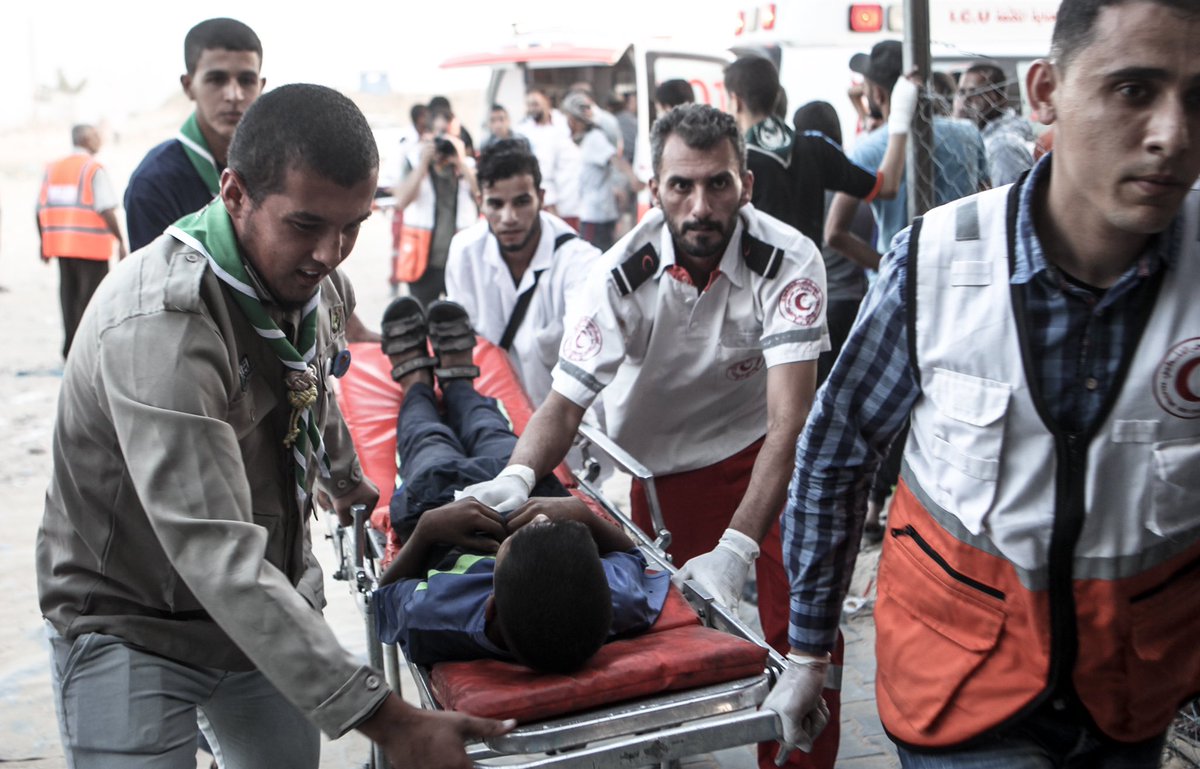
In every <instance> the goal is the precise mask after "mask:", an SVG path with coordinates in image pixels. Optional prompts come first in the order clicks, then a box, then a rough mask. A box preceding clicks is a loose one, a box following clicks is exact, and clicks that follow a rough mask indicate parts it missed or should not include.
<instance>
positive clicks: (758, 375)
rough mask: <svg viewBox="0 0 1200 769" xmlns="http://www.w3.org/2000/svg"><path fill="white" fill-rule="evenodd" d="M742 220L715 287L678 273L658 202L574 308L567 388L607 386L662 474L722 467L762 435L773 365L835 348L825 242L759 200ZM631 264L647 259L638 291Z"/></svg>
mask: <svg viewBox="0 0 1200 769" xmlns="http://www.w3.org/2000/svg"><path fill="white" fill-rule="evenodd" d="M738 219H739V221H738V225H737V228H736V229H735V231H734V234H733V237H732V238H731V240H730V243H729V246H728V247H727V248H726V250H725V253H724V255H722V257H721V262H720V265H719V267H718V271H717V272H715V273H713V277H712V279H711V281H710V282H709V285H708V287H707V289H706V290H705V291H704V292H703V293H700V292H698V291H697V290H696V288H695V287H694V286H693V285H691V283H690V281H688V280H686V279H680V278H679V277H675V275H676V274H677V272H678V271H679V270H681V269H682V268H678V267H676V268H675V269H671V268H672V267H674V266H675V249H674V244H673V242H672V239H671V234H670V232H669V231H668V230H667V228H666V226H665V224H664V219H663V214H662V211H661V209H657V208H654V209H651V210H650V211H649V212H648V213H647V214H646V216H645V218H644V219H642V222H641V223H640V224H639V225H638V226H637V227H636V228H634V230H633V231H632V232H630V233H629V234H628V235H626V236H625V237H624V238H622V239H621V241H620V242H618V243H617V245H616V246H614V247H613V248H612V249H611V250H609V251H608V253H606V254H605V255H604V257H603V258H602V260H601V262H600V263H599V264H598V265H597V267H596V268H595V269H594V270H593V272H592V274H591V277H590V279H589V281H588V284H587V286H585V288H584V290H583V291H582V292H580V293H578V294H576V297H577V301H576V302H574V303H573V304H572V305H571V306H570V307H568V310H569V313H570V315H569V318H568V320H567V322H566V332H565V333H564V335H563V344H562V348H561V350H560V351H559V362H558V365H557V366H556V367H555V369H554V372H553V379H554V390H555V392H558V393H559V394H561V395H563V396H564V397H566V398H568V399H569V400H571V401H572V402H574V403H576V404H577V405H580V406H585V407H586V406H588V405H589V404H590V403H591V402H592V401H593V400H594V399H595V398H596V396H597V395H598V394H599V393H600V392H601V391H603V393H604V411H605V418H606V420H607V427H608V434H609V435H610V436H611V437H612V438H613V439H615V440H616V442H617V443H618V444H620V445H621V446H622V447H623V448H625V449H626V450H627V451H629V452H630V453H631V454H632V455H633V456H634V457H635V458H637V459H638V460H639V461H641V462H642V463H643V464H645V465H646V466H647V467H648V468H649V469H650V470H651V471H652V472H654V473H655V474H667V473H678V472H684V471H686V470H694V469H697V468H700V467H705V466H707V465H711V464H714V463H716V462H719V461H721V460H723V459H726V458H728V457H730V456H732V455H733V454H735V453H737V452H738V451H740V450H742V449H744V448H745V447H747V446H749V445H750V444H751V443H753V442H754V441H756V440H758V439H759V438H761V437H762V436H763V435H765V434H766V431H767V373H766V369H768V368H770V367H771V366H777V365H780V364H785V363H795V362H800V361H808V360H814V359H816V358H817V356H818V355H819V354H820V353H821V352H822V351H824V350H828V349H829V334H828V331H827V329H826V326H825V304H826V302H825V267H824V264H823V262H822V260H821V254H820V252H819V251H818V250H817V248H816V246H814V245H813V243H812V241H811V240H809V239H808V238H806V237H804V236H803V235H801V234H800V233H799V232H797V231H796V230H794V229H792V228H791V227H788V226H787V225H785V224H783V223H782V222H780V221H778V220H777V219H773V218H771V217H769V216H767V215H766V214H763V213H760V212H758V211H756V210H755V209H754V207H753V206H750V205H746V206H744V207H743V208H742V209H741V211H740V214H739V217H738ZM747 233H748V234H749V235H750V236H752V238H754V239H756V240H757V241H760V243H759V244H758V245H757V246H756V247H755V248H756V253H758V254H762V253H763V252H764V250H765V253H766V255H767V257H769V259H763V260H762V261H763V262H766V264H760V270H762V272H765V273H766V274H765V275H764V274H760V272H756V271H755V270H753V269H751V267H750V266H749V264H748V262H747V260H746V258H745V257H744V256H743V246H744V245H745V246H749V245H750V244H751V243H752V241H751V239H750V238H746V239H745V240H743V235H744V234H747ZM647 248H652V249H653V251H654V252H656V255H657V259H658V263H657V264H655V263H654V261H653V256H654V255H652V254H651V253H650V251H648V250H646V249H647ZM631 257H633V258H631ZM647 257H650V258H649V259H647ZM627 260H628V263H630V264H632V265H641V264H644V265H646V267H643V268H642V270H643V277H644V282H642V283H641V284H640V285H638V286H635V287H633V290H628V288H629V284H628V278H627V275H628V273H627V272H625V273H623V272H622V270H621V265H622V264H625V263H627ZM637 269H638V268H637V267H636V266H634V267H631V268H630V271H633V272H636V271H637ZM646 270H652V271H653V273H652V275H649V276H646V275H645V274H644V272H645V271H646ZM768 276H770V277H768Z"/></svg>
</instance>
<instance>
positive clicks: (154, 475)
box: [37, 85, 505, 769]
mask: <svg viewBox="0 0 1200 769" xmlns="http://www.w3.org/2000/svg"><path fill="white" fill-rule="evenodd" d="M378 166H379V157H378V152H377V150H376V146H375V139H374V137H373V136H372V134H371V131H370V128H369V127H368V125H367V122H366V120H365V118H364V117H363V115H362V113H361V112H359V111H358V109H357V108H356V107H355V106H354V105H353V104H352V103H351V102H350V101H348V100H347V99H346V98H345V97H343V96H341V95H339V94H337V93H336V92H334V91H331V90H329V89H326V88H321V87H318V86H307V85H297V86H287V87H284V88H280V89H278V90H276V91H274V92H272V93H270V94H267V95H265V96H263V97H262V98H261V99H259V100H258V102H256V104H255V106H254V107H252V108H251V109H250V111H248V112H247V114H246V116H245V118H244V119H243V121H242V123H241V125H240V127H239V129H238V133H237V136H236V137H235V138H234V142H233V144H232V146H231V147H230V151H229V167H228V168H226V169H225V170H224V171H223V172H222V174H221V189H220V196H219V198H218V199H217V200H215V201H214V202H213V203H212V204H210V205H208V206H207V207H205V208H204V209H202V210H200V211H199V212H197V213H195V214H193V215H191V216H188V217H185V218H184V219H181V220H180V221H179V222H177V223H176V224H175V225H173V226H172V227H171V228H170V229H169V230H168V233H169V235H170V237H163V238H159V239H157V240H156V241H154V243H152V244H151V245H150V246H148V247H146V248H144V249H142V250H140V251H138V252H137V253H136V254H134V255H133V256H132V257H130V258H129V259H128V260H126V261H125V262H123V263H122V264H121V265H120V267H119V268H118V269H117V270H116V271H114V272H113V273H112V275H111V276H110V278H109V279H108V280H106V281H105V282H104V284H103V286H102V287H101V289H100V291H99V293H98V294H97V301H95V302H93V303H92V305H91V306H90V309H89V311H88V312H86V313H85V315H84V319H83V322H82V324H81V326H80V329H79V332H78V334H77V337H76V346H75V353H73V354H72V356H71V358H70V360H69V361H68V364H67V367H66V370H65V372H64V379H63V387H62V393H61V397H60V402H59V412H58V420H57V423H56V426H55V435H54V472H53V476H52V478H51V482H50V488H49V490H48V492H47V495H46V512H45V518H44V520H43V524H42V528H41V531H40V532H39V536H38V545H37V550H38V553H37V555H38V561H37V563H38V565H37V568H38V587H39V594H40V599H41V608H42V611H43V613H44V614H45V616H46V618H47V621H48V622H49V625H50V630H51V647H52V659H53V668H52V673H53V679H54V688H55V696H56V700H57V706H58V715H59V722H60V726H61V731H62V738H63V746H64V749H65V751H66V753H67V754H68V757H69V759H68V760H69V762H70V763H71V765H72V766H75V767H80V768H82V767H114V768H115V767H156V768H157V767H164V768H165V767H178V766H184V765H186V766H191V765H192V761H193V760H194V755H195V729H196V721H197V716H199V721H200V725H201V728H202V730H203V731H204V733H205V736H206V737H207V738H208V741H209V743H210V745H211V746H212V748H213V752H214V755H215V756H216V757H217V759H218V761H219V762H220V764H221V766H223V767H245V768H246V769H250V768H251V767H263V766H287V767H308V768H315V767H316V766H317V764H318V760H319V753H320V746H319V736H318V732H317V729H318V728H319V729H321V730H323V731H325V732H326V733H327V734H329V735H330V736H332V737H336V736H339V735H341V734H343V733H344V732H346V731H348V730H350V729H358V730H360V731H361V732H363V733H364V734H366V735H367V736H368V737H370V738H371V739H373V740H375V741H377V742H379V743H380V744H381V745H382V746H383V748H384V751H385V753H386V754H387V756H388V758H389V760H390V761H392V762H393V764H394V765H397V766H399V765H404V766H415V767H420V768H421V769H451V768H455V769H465V768H466V767H468V766H469V765H470V764H469V762H468V760H467V758H466V755H465V753H464V752H463V741H464V739H466V738H469V737H474V736H483V735H488V734H495V733H498V732H501V731H503V730H504V728H505V725H504V724H499V723H496V722H491V721H484V720H479V719H473V718H469V717H466V716H460V715H456V714H432V713H421V712H419V711H415V710H413V709H412V708H411V707H410V706H408V705H406V704H404V703H403V702H402V701H401V700H400V699H399V698H398V697H397V696H396V695H395V694H392V693H390V692H389V690H388V687H387V685H386V683H384V679H383V674H382V673H380V672H379V671H376V670H372V669H370V668H368V667H364V666H361V665H360V664H359V663H358V662H357V661H356V660H355V659H354V658H353V656H352V655H351V654H349V653H348V652H347V651H346V650H344V649H343V648H341V646H340V645H339V644H338V643H337V641H336V640H335V638H334V636H333V633H332V632H331V630H330V629H329V627H328V626H327V625H326V623H325V622H324V620H323V619H322V618H321V615H320V610H321V608H322V607H323V606H324V596H323V593H322V578H321V570H320V567H319V566H318V565H317V562H316V559H315V558H314V556H313V554H312V551H311V543H310V541H309V535H308V527H307V519H308V515H309V513H310V511H311V509H312V491H313V481H314V480H315V479H317V477H318V476H320V478H321V487H322V488H323V489H324V490H325V491H326V492H328V493H329V494H330V495H331V496H332V497H333V500H334V506H335V508H336V509H337V510H338V512H339V513H344V512H345V511H346V510H348V509H349V506H350V505H351V504H354V503H358V502H363V503H367V504H369V505H374V503H375V501H376V499H377V497H378V491H377V490H376V489H375V488H374V486H372V485H371V483H370V481H368V480H366V479H364V478H363V477H362V471H361V469H360V468H359V465H358V460H357V457H356V456H355V454H354V450H353V447H352V445H351V444H350V441H349V437H348V434H347V432H346V429H345V425H344V423H343V422H342V419H341V417H340V415H339V413H338V411H337V407H336V404H335V402H334V401H333V399H332V398H331V397H330V395H329V392H328V389H327V387H326V381H327V376H328V375H329V374H330V373H333V374H337V373H344V370H345V364H346V362H347V360H346V357H345V355H344V354H343V353H342V352H341V351H342V348H343V347H344V341H345V340H344V333H345V332H344V325H345V319H346V318H347V317H348V315H349V313H350V312H351V311H352V310H353V306H354V298H353V294H352V292H351V291H350V287H349V284H348V283H347V282H346V280H345V279H344V278H343V277H342V276H341V275H340V274H339V273H338V272H337V270H336V268H337V266H338V265H339V264H340V263H341V261H342V260H343V259H345V258H346V257H347V256H348V255H349V252H350V250H351V248H352V247H353V246H354V242H355V239H356V237H357V234H358V229H359V226H360V225H361V224H362V222H363V221H364V220H366V219H367V217H368V216H369V215H370V212H371V200H372V196H373V194H374V191H375V182H376V175H377V172H378Z"/></svg>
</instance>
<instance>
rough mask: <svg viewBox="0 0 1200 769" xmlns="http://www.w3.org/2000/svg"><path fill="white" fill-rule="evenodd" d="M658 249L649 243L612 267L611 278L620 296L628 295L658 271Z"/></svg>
mask: <svg viewBox="0 0 1200 769" xmlns="http://www.w3.org/2000/svg"><path fill="white" fill-rule="evenodd" d="M658 261H659V260H658V251H656V250H655V248H654V246H653V245H651V244H650V243H647V244H646V245H644V246H642V247H641V248H639V249H638V250H637V251H634V252H633V254H632V255H630V256H629V257H628V258H626V259H625V261H623V262H621V263H620V264H619V265H617V266H616V267H614V268H613V269H612V276H613V280H614V281H616V284H617V290H618V291H620V292H621V296H628V295H629V294H631V293H633V292H634V291H636V290H637V288H638V286H640V285H642V284H643V283H645V282H646V281H647V280H649V279H650V278H652V277H654V274H655V273H656V272H658Z"/></svg>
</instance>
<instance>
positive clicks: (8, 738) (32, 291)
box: [0, 97, 466, 769]
mask: <svg viewBox="0 0 1200 769" xmlns="http://www.w3.org/2000/svg"><path fill="white" fill-rule="evenodd" d="M464 98H466V97H464ZM390 106H391V109H389V112H390V113H391V114H394V115H395V116H396V121H399V120H400V117H401V116H406V115H407V105H404V104H398V105H390ZM388 107H389V105H386V104H380V103H371V104H368V105H366V106H365V109H367V110H368V114H371V116H372V122H373V123H376V122H386V117H385V116H384V117H382V119H380V116H378V115H377V114H373V113H376V112H379V111H381V110H383V109H385V108H388ZM187 109H188V108H187V105H186V103H182V102H181V103H179V104H177V105H171V106H170V107H168V108H167V109H164V110H163V111H161V113H160V114H155V115H153V116H148V118H147V119H146V120H145V121H142V123H141V127H140V130H139V132H138V135H136V136H135V135H132V134H131V133H129V132H126V134H125V135H122V136H121V137H120V141H114V140H112V139H111V138H110V139H109V141H108V142H107V144H106V146H105V147H104V149H102V151H101V154H100V159H101V161H102V162H104V163H105V165H106V166H107V167H108V168H109V170H110V173H111V174H112V176H113V181H114V184H115V185H116V186H117V189H118V191H119V193H118V194H120V193H121V191H123V190H124V186H125V182H126V180H127V178H128V175H129V173H130V172H131V171H132V170H133V169H134V168H135V167H136V165H137V163H138V162H139V161H140V159H141V157H142V156H143V155H144V154H145V152H146V151H147V150H148V149H149V148H150V147H151V146H153V145H154V144H155V143H157V142H158V141H161V140H162V139H164V138H166V137H167V136H170V135H172V134H173V133H174V130H175V128H176V127H177V126H178V125H179V124H180V123H181V122H182V121H183V118H184V117H186V115H187ZM404 119H405V120H406V117H405V118H404ZM391 128H393V129H394V126H392V127H391ZM384 130H388V127H386V126H385V129H384ZM381 134H382V132H381ZM67 136H68V132H67V127H66V126H42V127H40V128H37V129H28V130H24V131H20V132H6V133H4V134H0V211H2V220H0V286H2V287H3V291H2V292H0V314H2V316H3V317H4V318H5V319H6V320H7V322H8V323H9V332H8V334H7V335H6V336H7V339H8V340H9V342H8V343H9V353H8V354H6V355H4V356H2V357H0V393H2V395H0V398H2V399H3V401H4V403H5V406H4V408H3V409H0V435H2V436H3V437H4V440H3V441H2V442H0V498H3V499H6V500H7V502H6V504H5V506H4V507H5V511H4V512H5V515H4V522H3V525H2V526H0V595H2V596H3V597H4V600H3V603H2V604H0V763H4V764H5V765H6V766H13V767H37V768H38V769H57V768H58V767H63V766H65V762H64V760H63V757H62V751H61V748H60V746H59V742H58V732H57V723H56V720H55V715H54V708H53V704H52V700H51V693H50V680H49V668H48V664H49V663H48V656H47V648H46V644H45V640H44V630H43V623H42V619H41V616H40V613H39V611H38V605H37V591H36V585H35V577H34V552H33V548H34V540H35V537H36V534H37V527H38V524H39V522H40V520H41V514H42V502H43V496H44V494H45V489H46V482H47V479H48V477H49V472H50V464H51V460H50V436H51V428H52V425H53V419H54V410H55V403H56V399H57V396H58V389H59V385H60V383H61V381H62V380H61V372H62V359H61V356H60V354H59V350H60V349H61V345H62V326H61V318H60V315H59V305H58V271H57V268H56V267H55V266H54V265H44V264H42V263H41V261H40V260H39V259H38V251H39V242H38V236H37V230H36V228H35V226H34V214H33V212H34V205H35V202H36V198H37V192H38V185H39V183H40V181H41V168H42V165H43V163H44V162H46V161H47V160H50V159H53V158H55V157H58V156H61V155H63V154H65V152H66V151H67V142H66V137H67ZM122 221H123V216H122ZM389 242H390V223H389V219H388V216H386V215H384V214H382V213H380V214H377V215H375V216H373V217H372V218H371V219H370V220H369V221H368V222H367V223H366V225H365V226H364V228H363V231H362V235H361V236H360V238H359V242H358V246H357V248H356V249H355V251H354V253H353V254H352V255H351V257H350V260H349V261H348V262H347V263H346V266H345V269H346V272H347V273H348V274H349V275H350V277H351V279H352V280H353V282H354V284H355V287H356V289H357V293H358V299H359V311H360V317H362V318H363V319H364V321H365V322H366V323H367V324H368V325H369V326H372V327H375V328H377V327H378V319H379V317H380V315H381V314H382V312H383V309H384V307H385V306H386V305H387V302H388V300H389V298H390V289H389V286H388V283H387V276H388V272H389V266H388V265H389V247H390V246H389ZM322 532H323V529H322ZM317 549H318V554H319V555H320V556H322V557H323V558H326V559H327V561H328V560H331V558H330V557H329V554H330V548H329V546H328V545H327V544H326V543H325V542H324V541H323V539H322V541H321V542H319V543H318V546H317ZM331 571H332V570H331V569H330V568H329V565H328V563H327V564H326V573H327V574H329V573H330V572H331ZM328 581H329V584H328V585H327V588H326V594H327V596H328V597H329V601H330V607H329V609H328V610H327V616H328V618H329V619H330V622H331V624H333V626H334V627H335V628H337V629H338V630H339V632H340V634H341V635H342V637H343V639H344V640H343V642H344V643H346V644H347V646H348V647H349V648H351V649H354V650H356V651H359V652H360V653H361V652H362V650H363V648H364V646H365V644H364V639H363V633H362V629H361V624H360V622H359V619H358V614H357V610H356V609H355V607H354V605H353V603H352V602H351V599H350V596H349V592H348V588H347V586H346V584H345V583H334V582H332V580H328ZM410 691H411V688H410ZM366 750H367V748H366V741H365V740H364V739H362V738H359V737H358V736H357V735H355V734H352V735H350V736H348V737H346V738H343V739H342V740H339V741H337V742H335V743H331V744H329V745H327V746H326V747H325V750H324V753H323V760H322V764H321V765H322V766H329V767H343V768H344V767H350V766H355V765H358V764H361V762H362V761H363V760H364V759H365V757H366Z"/></svg>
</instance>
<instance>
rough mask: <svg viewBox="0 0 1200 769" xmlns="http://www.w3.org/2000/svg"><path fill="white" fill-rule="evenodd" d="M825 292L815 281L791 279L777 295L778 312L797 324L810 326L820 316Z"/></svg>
mask: <svg viewBox="0 0 1200 769" xmlns="http://www.w3.org/2000/svg"><path fill="white" fill-rule="evenodd" d="M824 304H825V294H824V293H823V292H822V291H821V287H820V286H819V285H817V283H816V281H814V280H810V279H808V278H800V279H798V280H793V281H792V282H791V283H789V284H787V287H786V288H784V289H783V294H782V295H780V297H779V314H780V315H782V316H783V317H785V318H787V319H788V320H790V321H791V322H792V323H795V324H796V325H797V326H811V325H812V324H814V323H816V322H817V320H818V319H819V318H820V317H821V308H822V307H823V306H824Z"/></svg>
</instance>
